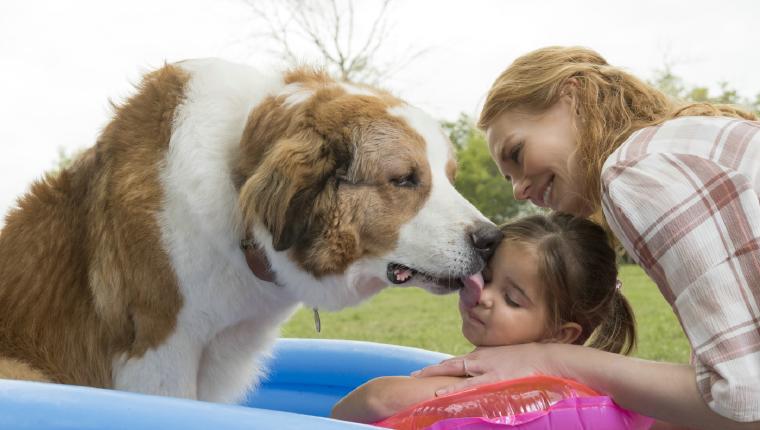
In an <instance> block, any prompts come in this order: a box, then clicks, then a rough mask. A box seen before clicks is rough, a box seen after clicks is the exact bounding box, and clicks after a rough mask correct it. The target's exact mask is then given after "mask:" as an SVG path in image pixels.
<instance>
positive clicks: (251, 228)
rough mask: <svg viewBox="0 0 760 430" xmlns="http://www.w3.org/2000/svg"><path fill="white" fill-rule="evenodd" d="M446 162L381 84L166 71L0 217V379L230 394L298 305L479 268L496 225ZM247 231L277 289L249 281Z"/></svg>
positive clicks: (438, 285)
mask: <svg viewBox="0 0 760 430" xmlns="http://www.w3.org/2000/svg"><path fill="white" fill-rule="evenodd" d="M41 126H43V125H41ZM455 168H456V165H455V163H454V161H453V153H452V148H451V145H450V143H449V142H448V140H447V139H446V137H445V135H444V134H443V133H442V131H441V130H440V129H439V128H438V126H437V124H436V123H435V122H434V121H433V120H432V119H430V118H429V117H427V116H426V115H424V114H422V113H421V112H420V111H419V110H417V109H414V108H412V107H410V106H408V105H407V104H405V103H403V102H402V101H400V100H398V99H396V98H394V97H392V96H391V95H389V94H387V93H385V92H382V91H379V90H376V89H373V88H369V87H365V86H357V85H350V84H345V83H338V82H335V81H333V80H331V79H330V78H329V77H327V76H325V75H324V74H322V73H319V72H314V71H310V70H305V69H304V70H295V71H291V72H288V73H283V74H276V73H275V74H271V75H266V74H262V73H259V72H257V71H255V70H253V69H251V68H248V67H246V66H241V65H235V64H231V63H227V62H224V61H221V60H212V59H209V60H191V61H185V62H181V63H177V64H174V65H167V66H165V67H163V68H161V69H159V70H157V71H155V72H152V73H150V74H148V75H146V77H145V78H144V80H143V82H142V83H141V85H140V87H139V88H138V91H137V93H136V95H134V96H133V97H131V98H130V99H129V100H127V101H126V102H125V103H124V104H123V105H122V106H120V107H118V108H117V109H116V112H115V115H114V118H113V120H112V121H111V122H110V123H109V124H108V125H107V127H106V128H105V129H104V131H103V132H102V135H101V136H100V138H99V140H98V142H97V144H96V145H95V146H94V147H92V148H90V149H89V150H87V151H86V152H85V153H84V154H83V155H82V156H81V157H80V158H79V159H78V160H76V162H75V163H74V164H73V165H72V166H71V167H69V168H67V169H64V170H63V171H61V172H60V173H58V174H55V175H49V176H47V177H46V178H45V179H44V180H41V181H38V182H36V183H35V184H33V185H32V187H31V189H30V191H29V192H28V193H27V194H26V195H25V196H23V197H22V198H21V199H20V200H19V202H18V207H17V208H14V209H13V210H12V211H11V212H10V213H9V214H8V216H7V218H6V225H5V228H4V229H3V230H2V233H1V234H0V377H5V378H17V379H30V380H40V381H52V382H59V383H68V384H79V385H90V386H95V387H111V388H116V389H124V390H130V391H139V392H145V393H153V394H163V395H171V396H180V397H187V398H196V399H203V400H210V401H220V402H234V401H237V400H239V399H240V397H241V396H242V395H243V394H244V393H245V392H246V390H247V389H248V388H249V387H250V386H251V384H254V383H255V382H256V381H257V379H258V377H259V376H260V374H261V371H262V368H263V362H262V360H263V358H264V357H265V356H266V351H267V349H268V347H269V346H270V345H271V343H272V342H273V340H274V339H275V337H276V336H277V333H278V331H277V327H278V326H279V325H280V324H281V323H282V322H283V321H285V320H286V319H287V318H288V317H289V316H290V315H291V314H292V312H294V310H295V309H296V307H297V306H298V305H299V304H300V303H303V304H305V305H307V306H310V307H318V308H320V309H327V310H335V309H339V308H342V307H344V306H347V305H353V304H356V303H358V302H360V301H361V300H363V299H366V298H367V297H369V296H371V295H372V294H375V293H377V292H378V291H379V290H381V289H382V288H384V287H386V286H387V285H388V284H389V279H390V278H389V276H391V275H389V274H388V273H389V269H388V267H389V264H390V263H400V264H403V265H405V266H408V267H411V268H414V269H415V270H417V271H418V272H419V274H417V275H415V276H414V277H413V278H412V280H411V283H413V284H415V285H418V286H422V287H425V288H427V289H429V290H431V291H433V292H445V291H450V290H451V289H452V288H455V287H456V286H457V284H458V283H457V282H456V281H454V280H455V279H456V278H458V277H461V276H465V275H468V274H471V273H473V272H476V271H478V270H480V268H481V267H482V266H483V263H484V261H483V259H484V257H483V255H481V254H480V253H479V252H478V249H477V248H478V246H477V245H476V244H474V243H473V239H472V236H473V235H486V236H487V235H489V234H491V233H492V232H493V230H495V229H494V228H493V226H491V225H490V224H487V223H486V220H485V218H484V217H483V216H482V215H481V214H480V213H479V212H478V211H477V210H476V209H475V208H474V207H473V206H472V205H470V204H469V203H467V202H466V201H465V200H464V199H463V198H462V197H461V196H460V195H459V194H458V193H457V192H456V191H455V190H454V188H453V186H452V184H451V181H452V180H453V175H454V171H455ZM244 238H252V239H253V240H254V241H255V242H256V243H257V244H258V246H259V247H260V248H261V250H262V254H263V255H265V257H266V259H267V260H268V262H269V264H270V265H271V268H272V271H273V272H274V273H275V276H276V281H275V282H274V283H273V282H266V281H264V280H262V279H259V278H257V277H256V276H254V274H253V273H252V272H251V270H250V269H249V266H248V265H247V264H246V259H245V257H244V254H243V252H242V251H241V249H240V245H239V244H240V241H241V239H244ZM476 241H477V240H476ZM480 247H481V248H482V246H480Z"/></svg>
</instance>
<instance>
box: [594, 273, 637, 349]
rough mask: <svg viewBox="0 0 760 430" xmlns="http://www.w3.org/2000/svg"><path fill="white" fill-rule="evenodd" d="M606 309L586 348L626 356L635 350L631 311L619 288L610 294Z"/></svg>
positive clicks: (633, 321) (634, 323)
mask: <svg viewBox="0 0 760 430" xmlns="http://www.w3.org/2000/svg"><path fill="white" fill-rule="evenodd" d="M618 285H620V284H619V283H618ZM606 307H607V312H606V313H607V316H606V317H605V318H604V319H603V320H602V323H601V324H600V325H599V327H597V328H596V330H594V332H593V333H592V334H591V338H590V340H589V342H588V346H590V347H592V348H597V349H601V350H603V351H609V352H614V353H623V354H626V355H628V354H630V353H631V352H633V350H634V349H635V348H636V319H635V317H634V315H633V309H632V308H631V305H630V303H628V300H627V299H626V298H625V296H624V295H623V293H622V292H620V289H619V288H615V290H614V291H613V292H612V294H611V297H610V298H609V301H608V302H607V306H606Z"/></svg>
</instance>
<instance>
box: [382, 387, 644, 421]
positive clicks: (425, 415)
mask: <svg viewBox="0 0 760 430" xmlns="http://www.w3.org/2000/svg"><path fill="white" fill-rule="evenodd" d="M652 421H653V420H652V419H651V418H648V417H644V416H642V415H638V414H635V413H633V412H631V411H628V410H625V409H623V408H621V407H619V406H617V405H616V404H615V403H614V402H613V401H612V399H611V398H609V397H608V396H602V395H600V394H599V393H597V392H596V391H594V390H592V389H591V388H589V387H587V386H585V385H583V384H579V383H578V382H575V381H571V380H567V379H562V378H555V377H552V376H531V377H528V378H522V379H513V380H509V381H501V382H497V383H495V384H487V385H480V386H477V387H473V388H470V389H467V390H464V391H460V392H457V393H452V394H449V395H446V396H442V397H437V398H434V399H430V400H427V401H425V402H422V403H419V404H417V405H414V406H412V407H410V408H408V409H406V410H404V411H402V412H399V413H398V414H396V415H393V416H391V417H389V418H386V419H385V420H383V421H380V422H378V423H376V424H375V425H376V426H379V427H385V428H392V429H398V430H423V429H426V430H453V429H457V430H465V429H466V430H484V429H512V430H516V429H519V430H550V429H556V430H560V429H562V430H646V429H648V428H649V427H650V426H651V425H652Z"/></svg>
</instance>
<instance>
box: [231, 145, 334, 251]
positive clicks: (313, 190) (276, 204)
mask: <svg viewBox="0 0 760 430" xmlns="http://www.w3.org/2000/svg"><path fill="white" fill-rule="evenodd" d="M338 162H339V160H338V157H337V156H336V153H335V150H334V148H330V147H329V146H328V144H327V143H326V142H325V141H324V139H323V138H322V137H321V136H319V135H317V134H316V133H314V132H312V131H304V132H301V133H299V134H297V135H295V136H292V137H288V138H283V139H280V140H279V141H277V142H275V143H274V145H272V147H271V148H270V149H269V151H267V153H266V155H265V156H264V160H263V161H262V162H261V164H259V166H258V167H257V168H256V172H255V173H254V174H253V175H252V176H251V177H250V178H248V180H247V181H246V182H245V184H244V185H243V187H242V188H241V190H240V207H241V209H242V211H243V220H244V222H245V225H247V226H250V225H252V224H253V222H254V221H255V220H258V221H260V222H262V223H263V224H264V226H265V227H266V228H267V229H268V230H269V231H270V233H271V234H272V245H273V246H274V249H275V250H277V251H282V250H285V249H288V248H290V247H292V246H293V245H295V244H296V242H299V245H301V244H303V245H307V244H308V243H310V242H311V241H313V240H314V237H313V236H314V235H315V234H317V232H318V230H319V228H318V226H316V225H314V223H315V222H318V221H317V220H316V219H315V217H314V213H315V206H316V203H317V198H318V197H319V200H320V204H321V205H324V204H329V200H331V196H334V195H335V193H334V188H335V184H334V183H331V182H334V181H335V171H336V170H337V168H338ZM326 200H327V201H326Z"/></svg>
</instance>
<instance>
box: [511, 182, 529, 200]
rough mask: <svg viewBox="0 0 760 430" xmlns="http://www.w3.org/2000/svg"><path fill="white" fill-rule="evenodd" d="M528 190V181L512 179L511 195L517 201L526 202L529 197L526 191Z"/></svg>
mask: <svg viewBox="0 0 760 430" xmlns="http://www.w3.org/2000/svg"><path fill="white" fill-rule="evenodd" d="M529 189H530V181H528V180H527V179H525V178H520V179H517V178H513V179H512V194H513V195H514V196H515V198H516V199H517V200H527V199H528V198H529V197H530V194H529V193H528V190H529Z"/></svg>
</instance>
